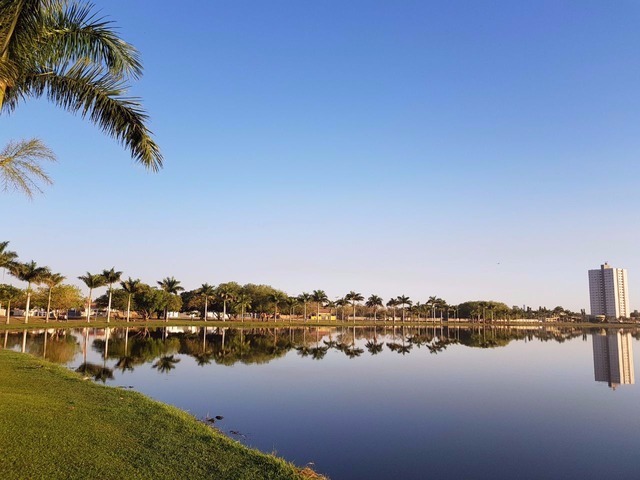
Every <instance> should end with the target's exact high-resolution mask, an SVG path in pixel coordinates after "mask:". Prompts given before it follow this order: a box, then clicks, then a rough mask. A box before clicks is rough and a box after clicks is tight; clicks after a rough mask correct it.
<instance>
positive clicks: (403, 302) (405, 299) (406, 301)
mask: <svg viewBox="0 0 640 480" xmlns="http://www.w3.org/2000/svg"><path fill="white" fill-rule="evenodd" d="M396 302H397V305H400V308H401V310H402V323H404V307H405V306H406V305H411V303H412V302H411V300H410V299H409V297H407V296H406V295H400V296H398V298H396ZM402 328H404V327H402Z"/></svg>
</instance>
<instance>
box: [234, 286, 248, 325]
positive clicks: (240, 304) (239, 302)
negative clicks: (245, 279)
mask: <svg viewBox="0 0 640 480" xmlns="http://www.w3.org/2000/svg"><path fill="white" fill-rule="evenodd" d="M236 308H240V321H242V322H244V315H245V312H246V311H247V309H249V308H251V297H250V296H249V295H248V294H246V293H241V294H240V295H238V297H237V298H236Z"/></svg>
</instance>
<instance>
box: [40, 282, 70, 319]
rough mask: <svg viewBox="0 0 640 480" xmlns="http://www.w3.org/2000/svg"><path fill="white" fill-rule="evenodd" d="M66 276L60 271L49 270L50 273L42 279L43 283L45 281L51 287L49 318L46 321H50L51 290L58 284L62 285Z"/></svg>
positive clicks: (48, 307)
mask: <svg viewBox="0 0 640 480" xmlns="http://www.w3.org/2000/svg"><path fill="white" fill-rule="evenodd" d="M65 278H66V277H64V276H63V275H62V274H60V273H51V272H49V274H48V275H47V276H45V277H44V278H43V279H42V283H44V284H45V285H46V286H47V287H49V298H48V300H47V319H46V323H49V314H50V312H51V292H52V290H53V288H54V287H57V286H58V285H60V284H61V283H62V282H63V281H64V279H65Z"/></svg>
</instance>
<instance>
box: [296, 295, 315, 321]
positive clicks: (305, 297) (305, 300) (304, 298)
mask: <svg viewBox="0 0 640 480" xmlns="http://www.w3.org/2000/svg"><path fill="white" fill-rule="evenodd" d="M298 300H299V301H300V302H301V303H302V304H303V305H304V321H305V322H306V321H307V304H308V303H309V302H310V301H311V300H312V298H311V294H309V293H307V292H302V293H301V294H300V295H298Z"/></svg>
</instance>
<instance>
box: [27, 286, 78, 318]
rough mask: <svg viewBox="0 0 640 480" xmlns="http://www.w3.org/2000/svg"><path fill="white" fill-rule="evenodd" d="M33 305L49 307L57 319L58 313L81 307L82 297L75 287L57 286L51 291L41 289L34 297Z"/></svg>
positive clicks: (46, 288)
mask: <svg viewBox="0 0 640 480" xmlns="http://www.w3.org/2000/svg"><path fill="white" fill-rule="evenodd" d="M34 303H37V304H39V305H49V309H50V311H51V312H52V314H53V316H54V318H56V319H57V318H58V316H59V312H60V311H67V310H69V309H70V308H80V307H82V305H83V304H84V297H83V296H82V292H81V291H80V289H79V288H78V287H76V286H75V285H66V284H58V285H56V286H54V287H53V288H51V289H49V288H48V287H45V288H43V287H41V288H40V289H39V290H38V291H37V292H36V294H35V295H34Z"/></svg>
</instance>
